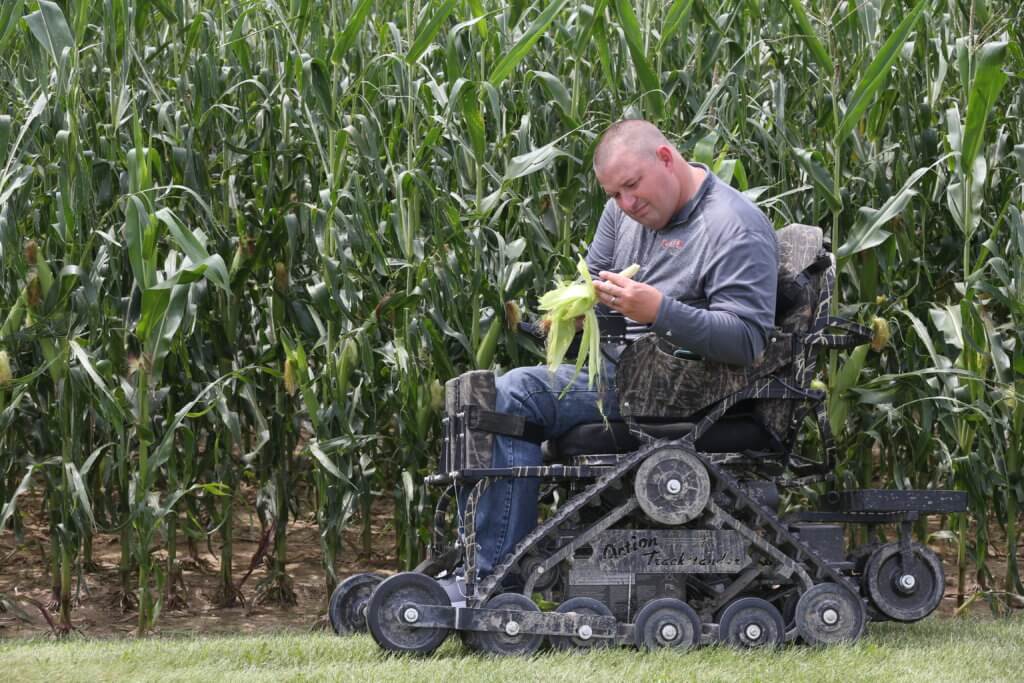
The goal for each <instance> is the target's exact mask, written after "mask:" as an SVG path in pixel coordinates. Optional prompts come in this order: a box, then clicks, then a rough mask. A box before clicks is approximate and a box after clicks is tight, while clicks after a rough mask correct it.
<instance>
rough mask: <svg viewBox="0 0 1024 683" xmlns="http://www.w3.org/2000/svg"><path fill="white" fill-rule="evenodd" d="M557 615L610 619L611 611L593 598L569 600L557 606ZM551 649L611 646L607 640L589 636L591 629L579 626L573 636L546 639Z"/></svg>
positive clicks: (582, 648)
mask: <svg viewBox="0 0 1024 683" xmlns="http://www.w3.org/2000/svg"><path fill="white" fill-rule="evenodd" d="M555 611H556V612H558V613H559V614H568V613H569V612H575V613H576V614H587V615H593V616H598V617H610V616H613V615H612V611H611V610H610V609H608V607H607V606H605V604H604V603H603V602H601V601H600V600H595V599H594V598H570V599H568V600H566V601H565V602H563V603H562V604H561V605H559V606H558V607H557V608H556V609H555ZM548 641H549V642H550V643H551V647H553V648H554V649H556V650H572V649H579V650H587V649H593V648H599V647H608V646H609V645H611V644H612V641H611V639H609V638H595V637H593V636H592V635H591V629H590V628H589V627H587V626H581V627H580V628H579V629H577V631H576V635H574V636H551V637H550V638H548Z"/></svg>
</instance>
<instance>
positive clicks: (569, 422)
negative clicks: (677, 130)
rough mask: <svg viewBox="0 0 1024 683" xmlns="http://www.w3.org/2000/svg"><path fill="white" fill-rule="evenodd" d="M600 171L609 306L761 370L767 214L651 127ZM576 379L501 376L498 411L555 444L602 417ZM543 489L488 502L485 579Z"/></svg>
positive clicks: (610, 410) (522, 455)
mask: <svg viewBox="0 0 1024 683" xmlns="http://www.w3.org/2000/svg"><path fill="white" fill-rule="evenodd" d="M594 173H595V174H596V176H597V181H598V183H599V184H600V185H601V187H602V188H603V189H604V191H605V192H606V193H607V195H608V197H609V201H608V203H607V204H606V206H605V209H604V213H603V215H602V216H601V220H600V222H599V223H598V226H597V232H596V234H595V236H594V240H593V242H592V243H591V245H590V248H589V250H588V252H587V256H586V261H587V266H588V267H589V269H590V271H591V273H592V274H595V275H596V276H597V277H600V278H601V280H595V287H596V288H597V290H598V296H599V298H600V301H601V303H602V304H604V305H605V306H607V307H608V308H610V309H612V310H614V311H618V312H619V313H621V314H623V315H624V316H626V317H627V318H629V319H631V320H632V321H635V322H636V323H639V324H642V325H644V326H646V327H647V328H648V329H649V330H652V331H654V332H656V333H658V334H660V335H662V336H663V337H665V338H666V339H667V340H669V341H671V342H673V343H674V344H677V345H679V346H683V347H685V348H687V349H689V350H691V351H693V352H695V353H698V354H700V355H701V356H703V357H705V358H708V359H711V360H716V361H720V362H724V363H730V364H735V365H750V364H752V363H753V362H754V361H755V360H756V359H757V358H758V357H759V355H760V353H761V352H762V350H763V349H764V347H765V341H766V338H767V334H768V331H769V330H770V329H771V327H772V325H773V323H774V317H775V290H776V277H777V270H778V243H777V241H776V239H775V232H774V230H773V229H772V226H771V224H770V223H769V222H768V220H767V218H765V216H764V214H762V213H761V212H760V210H758V209H757V207H755V206H754V205H753V204H752V203H751V202H750V200H748V199H747V198H746V197H744V196H743V195H742V194H740V193H739V192H737V191H736V190H734V189H732V188H731V187H729V186H728V185H727V184H725V183H724V182H722V181H720V180H719V179H718V178H716V177H715V176H714V174H713V173H711V172H710V171H709V170H708V169H707V168H706V167H704V166H701V165H698V164H690V163H687V162H686V161H685V160H684V159H683V158H682V156H680V154H679V152H678V151H677V150H676V148H675V147H674V146H673V145H672V144H671V143H670V142H669V141H668V140H667V139H666V138H665V136H664V135H663V134H662V133H661V131H659V130H658V129H657V128H656V127H655V126H654V125H653V124H651V123H648V122H646V121H640V120H626V121H620V122H618V123H616V124H614V125H612V126H611V127H610V128H609V129H608V130H607V131H605V133H604V134H603V135H602V137H601V140H600V141H599V143H598V145H597V147H596V149H595V150H594ZM632 263H638V264H639V265H640V266H641V268H640V271H639V273H638V274H637V275H636V276H635V277H634V278H633V279H629V278H625V277H622V276H620V275H618V274H617V273H616V272H613V271H620V270H622V269H624V268H626V267H627V266H629V265H630V264H632ZM606 366H607V367H606V369H605V370H604V377H605V379H606V387H605V391H606V394H605V395H604V396H603V397H602V398H603V406H604V414H605V416H607V417H608V419H610V420H615V419H618V418H619V417H620V414H619V406H618V400H617V395H616V392H615V384H614V382H615V380H614V365H612V364H611V363H606ZM573 375H574V366H571V365H563V366H562V367H561V368H560V369H559V370H558V371H557V372H556V373H554V374H553V375H552V374H551V373H549V372H548V370H547V368H545V367H529V368H516V369H514V370H511V371H509V372H508V373H506V374H504V375H502V376H501V377H499V378H497V381H496V388H497V397H496V409H497V410H498V411H499V412H506V413H513V414H516V415H522V416H525V417H526V418H527V419H528V420H530V421H532V422H536V423H538V424H541V425H543V426H544V428H545V436H546V437H547V438H553V437H557V436H559V435H561V434H563V433H565V432H566V431H568V430H569V429H571V428H572V427H574V426H576V425H578V424H581V423H584V422H598V421H600V420H601V415H600V413H599V412H598V408H597V399H598V398H599V396H598V394H597V392H596V391H594V390H591V389H589V388H588V387H587V376H586V373H580V375H579V376H577V377H576V378H575V379H573ZM567 384H569V385H570V386H569V388H568V390H566V389H565V387H566V385H567ZM563 392H564V393H563ZM540 464H542V456H541V450H540V446H538V445H537V444H535V443H532V442H529V441H524V440H520V439H513V438H511V437H506V436H500V435H496V436H495V447H494V460H493V466H494V467H512V466H519V465H540ZM538 492H539V482H538V481H537V480H534V479H513V480H500V481H496V482H494V483H493V484H492V485H491V487H490V488H489V489H488V490H487V492H486V493H485V494H484V496H483V497H482V498H481V501H480V505H479V507H478V508H477V516H476V540H477V543H479V544H480V549H479V552H478V555H477V558H478V561H479V574H480V576H486V575H487V574H489V573H491V571H492V570H493V568H494V565H495V564H496V563H497V562H500V561H501V558H503V557H504V556H505V555H506V554H507V553H508V552H509V551H511V550H512V549H513V548H514V547H515V545H516V543H517V542H518V541H519V540H520V539H521V538H522V537H523V536H525V535H526V534H527V533H529V532H530V531H531V530H532V529H533V527H534V526H535V525H536V523H537V495H538ZM450 592H451V591H450Z"/></svg>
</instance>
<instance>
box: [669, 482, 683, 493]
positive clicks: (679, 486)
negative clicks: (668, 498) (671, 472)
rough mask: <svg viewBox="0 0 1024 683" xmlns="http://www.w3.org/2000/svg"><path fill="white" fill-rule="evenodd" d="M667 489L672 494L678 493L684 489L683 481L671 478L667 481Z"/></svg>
mask: <svg viewBox="0 0 1024 683" xmlns="http://www.w3.org/2000/svg"><path fill="white" fill-rule="evenodd" d="M665 489H666V490H667V491H668V492H669V493H671V494H672V495H676V494H677V493H679V492H680V491H682V490H683V483H682V482H681V481H679V480H678V479H669V480H668V481H667V482H665Z"/></svg>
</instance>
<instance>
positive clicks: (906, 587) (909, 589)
mask: <svg viewBox="0 0 1024 683" xmlns="http://www.w3.org/2000/svg"><path fill="white" fill-rule="evenodd" d="M896 588H897V590H899V591H900V592H901V593H907V594H909V593H913V592H914V589H915V588H917V579H916V578H915V577H914V575H913V574H904V575H903V576H901V577H900V578H899V579H898V580H897V581H896Z"/></svg>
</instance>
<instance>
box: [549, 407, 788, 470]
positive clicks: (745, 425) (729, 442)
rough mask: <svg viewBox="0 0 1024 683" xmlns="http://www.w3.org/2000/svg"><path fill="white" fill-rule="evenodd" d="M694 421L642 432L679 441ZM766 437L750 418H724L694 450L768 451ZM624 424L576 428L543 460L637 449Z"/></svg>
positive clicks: (653, 425) (653, 426)
mask: <svg viewBox="0 0 1024 683" xmlns="http://www.w3.org/2000/svg"><path fill="white" fill-rule="evenodd" d="M694 424H695V423H694V422H648V423H645V424H644V425H643V429H644V431H645V432H647V433H648V434H650V435H651V436H653V437H654V438H656V439H678V438H681V437H683V436H686V435H687V434H689V433H690V431H691V430H692V429H693V427H694ZM769 441H770V436H769V434H768V433H767V432H766V431H765V430H764V427H762V426H761V425H760V424H758V422H757V421H756V420H754V419H752V418H751V417H750V416H749V415H742V414H741V415H727V416H725V417H723V418H722V419H721V420H720V421H719V422H717V423H716V424H714V425H712V427H711V429H709V430H708V432H707V433H706V434H705V435H704V436H702V437H701V438H699V439H697V450H699V451H702V452H704V453H735V452H739V451H745V450H760V449H763V448H767V446H768V444H769ZM640 445H641V444H640V443H639V442H638V441H637V440H636V437H634V436H633V435H632V434H630V432H629V426H628V425H627V424H626V423H625V422H619V421H609V422H608V424H607V425H605V424H604V423H601V422H592V423H586V424H581V425H577V426H576V427H574V428H572V429H570V430H569V431H568V432H566V433H565V434H563V435H562V436H560V437H558V438H557V439H555V440H554V443H553V444H552V443H549V444H548V449H547V453H546V454H545V459H546V460H549V461H554V460H569V459H571V458H575V457H578V456H580V455H593V454H596V453H628V452H630V451H635V450H636V449H637V448H639V447H640Z"/></svg>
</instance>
